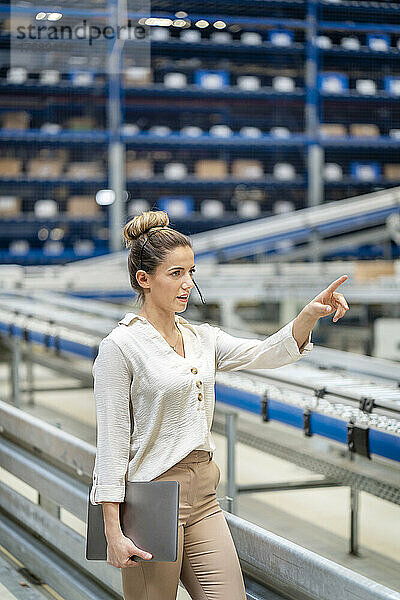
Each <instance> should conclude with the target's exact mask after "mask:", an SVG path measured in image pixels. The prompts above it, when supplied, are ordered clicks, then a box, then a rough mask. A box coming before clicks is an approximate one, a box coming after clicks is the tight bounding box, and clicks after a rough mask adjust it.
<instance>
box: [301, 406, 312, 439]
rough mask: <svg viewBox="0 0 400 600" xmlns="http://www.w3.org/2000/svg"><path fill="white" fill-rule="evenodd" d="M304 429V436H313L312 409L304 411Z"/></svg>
mask: <svg viewBox="0 0 400 600" xmlns="http://www.w3.org/2000/svg"><path fill="white" fill-rule="evenodd" d="M303 429H304V435H307V436H309V437H311V436H312V431H311V409H310V408H306V409H305V410H304V413H303Z"/></svg>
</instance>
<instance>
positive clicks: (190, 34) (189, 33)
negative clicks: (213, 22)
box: [179, 29, 201, 42]
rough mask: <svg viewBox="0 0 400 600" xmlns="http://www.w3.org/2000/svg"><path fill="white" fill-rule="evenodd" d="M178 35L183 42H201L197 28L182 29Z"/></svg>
mask: <svg viewBox="0 0 400 600" xmlns="http://www.w3.org/2000/svg"><path fill="white" fill-rule="evenodd" d="M179 37H180V39H181V40H183V41H184V42H201V32H200V31H199V30H198V29H184V30H183V31H181V34H180V36H179Z"/></svg>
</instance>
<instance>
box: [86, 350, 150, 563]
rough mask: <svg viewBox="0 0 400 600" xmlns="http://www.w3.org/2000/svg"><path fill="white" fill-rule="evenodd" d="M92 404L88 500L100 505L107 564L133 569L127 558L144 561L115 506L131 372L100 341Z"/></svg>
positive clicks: (121, 484)
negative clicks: (93, 448)
mask: <svg viewBox="0 0 400 600" xmlns="http://www.w3.org/2000/svg"><path fill="white" fill-rule="evenodd" d="M92 373H93V377H94V398H95V404H96V420H97V444H96V462H95V469H94V472H93V485H92V493H91V497H90V501H91V503H92V504H102V505H103V507H102V508H103V518H104V531H105V535H106V538H107V562H109V563H110V564H112V565H114V566H115V567H125V566H134V565H135V562H133V561H131V560H130V558H129V557H130V556H132V555H134V554H137V555H138V556H140V557H142V558H146V556H145V555H146V552H145V551H143V550H141V549H139V548H137V547H136V546H135V544H134V543H133V542H132V540H130V539H129V538H127V537H125V536H124V534H123V532H122V529H121V524H120V519H119V503H120V502H123V501H124V499H125V475H126V472H127V469H128V466H129V450H130V437H131V426H130V411H129V403H130V387H131V382H132V376H133V375H132V372H131V370H130V368H129V365H128V363H127V361H126V359H125V356H124V355H123V353H122V351H121V349H120V348H119V346H118V344H116V343H115V342H114V341H113V340H112V339H111V338H104V339H103V340H102V341H101V342H100V346H99V351H98V354H97V357H96V360H95V362H94V364H93V369H92Z"/></svg>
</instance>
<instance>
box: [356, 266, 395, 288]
mask: <svg viewBox="0 0 400 600" xmlns="http://www.w3.org/2000/svg"><path fill="white" fill-rule="evenodd" d="M395 274H396V271H395V261H394V260H360V261H355V262H354V273H353V278H354V281H355V282H356V283H358V282H363V281H371V282H373V281H374V280H376V279H377V278H379V277H381V276H384V275H393V276H394V275H395Z"/></svg>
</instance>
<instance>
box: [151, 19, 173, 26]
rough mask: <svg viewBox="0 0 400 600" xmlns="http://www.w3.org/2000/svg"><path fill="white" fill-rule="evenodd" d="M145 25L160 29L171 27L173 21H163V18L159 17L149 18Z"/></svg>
mask: <svg viewBox="0 0 400 600" xmlns="http://www.w3.org/2000/svg"><path fill="white" fill-rule="evenodd" d="M145 25H155V26H158V27H169V26H170V25H172V20H171V19H162V18H158V17H149V18H148V19H146V21H145Z"/></svg>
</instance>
